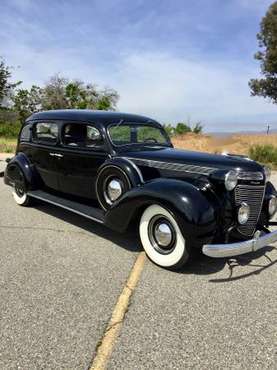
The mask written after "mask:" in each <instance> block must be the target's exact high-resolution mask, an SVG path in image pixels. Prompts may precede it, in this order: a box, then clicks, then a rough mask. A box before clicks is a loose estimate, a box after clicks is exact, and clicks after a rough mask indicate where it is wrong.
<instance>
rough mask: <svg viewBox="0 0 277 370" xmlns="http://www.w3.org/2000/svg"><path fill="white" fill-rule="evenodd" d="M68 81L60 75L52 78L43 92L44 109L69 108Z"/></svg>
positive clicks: (42, 103) (42, 102)
mask: <svg viewBox="0 0 277 370" xmlns="http://www.w3.org/2000/svg"><path fill="white" fill-rule="evenodd" d="M67 84H68V80H67V79H66V78H64V77H61V76H59V75H55V76H53V77H51V78H50V80H49V81H48V82H47V83H46V85H45V86H44V88H43V90H42V101H41V105H42V109H45V110H48V109H64V108H68V102H67V99H66V95H65V88H66V85H67Z"/></svg>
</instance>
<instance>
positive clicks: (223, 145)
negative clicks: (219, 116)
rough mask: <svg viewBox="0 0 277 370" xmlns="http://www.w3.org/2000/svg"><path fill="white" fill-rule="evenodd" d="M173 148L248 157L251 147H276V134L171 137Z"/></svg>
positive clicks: (186, 135)
mask: <svg viewBox="0 0 277 370" xmlns="http://www.w3.org/2000/svg"><path fill="white" fill-rule="evenodd" d="M172 142H173V144H174V146H175V148H180V149H188V150H197V151H202V152H209V153H222V152H228V153H236V154H245V155H248V153H249V149H250V147H251V146H253V145H274V146H276V147H277V134H270V135H261V134H248V135H247V134H234V135H231V136H228V137H223V138H220V137H215V136H209V135H196V134H185V135H183V136H178V137H173V138H172Z"/></svg>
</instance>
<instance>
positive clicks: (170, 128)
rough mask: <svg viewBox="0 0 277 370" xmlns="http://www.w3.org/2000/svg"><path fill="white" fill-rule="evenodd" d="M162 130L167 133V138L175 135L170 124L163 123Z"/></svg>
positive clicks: (173, 128)
mask: <svg viewBox="0 0 277 370" xmlns="http://www.w3.org/2000/svg"><path fill="white" fill-rule="evenodd" d="M163 128H164V129H165V131H166V132H167V135H168V136H174V135H175V127H174V126H172V125H171V124H170V123H165V124H164V125H163Z"/></svg>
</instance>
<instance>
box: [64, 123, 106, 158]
mask: <svg viewBox="0 0 277 370" xmlns="http://www.w3.org/2000/svg"><path fill="white" fill-rule="evenodd" d="M74 124H76V125H85V126H91V127H94V128H96V129H97V130H98V132H99V134H100V136H101V139H102V144H101V145H99V146H96V147H87V146H83V147H82V146H77V145H76V146H75V145H68V144H65V143H64V141H63V134H64V128H65V126H66V125H74ZM59 144H60V147H61V148H65V149H69V150H73V151H78V150H79V151H85V152H86V153H88V152H107V151H108V150H107V149H108V148H107V144H106V141H105V137H104V135H103V132H102V130H101V129H100V128H99V127H98V125H97V123H96V122H89V121H70V120H69V121H65V120H62V122H61V125H60V142H59Z"/></svg>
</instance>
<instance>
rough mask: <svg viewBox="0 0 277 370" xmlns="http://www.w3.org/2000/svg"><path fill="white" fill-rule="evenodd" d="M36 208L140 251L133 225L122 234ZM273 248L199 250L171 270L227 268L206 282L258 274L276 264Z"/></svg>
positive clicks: (209, 271) (202, 271)
mask: <svg viewBox="0 0 277 370" xmlns="http://www.w3.org/2000/svg"><path fill="white" fill-rule="evenodd" d="M35 208H36V209H38V210H40V211H41V212H44V213H46V214H48V215H51V216H53V217H56V218H58V219H60V220H63V221H65V222H67V223H70V224H72V225H74V226H77V227H78V228H80V229H82V230H83V231H85V232H88V233H91V234H95V235H97V236H99V237H101V238H104V239H107V240H109V241H111V242H113V243H114V244H116V245H118V246H119V247H121V248H124V249H126V250H128V251H131V252H140V251H142V250H143V248H142V245H141V243H140V240H139V237H138V232H137V229H136V226H135V225H131V226H130V227H129V228H128V230H127V231H126V232H125V233H123V234H121V233H119V232H116V231H113V230H111V229H110V228H108V227H106V226H105V225H102V224H98V223H97V222H95V221H91V220H89V219H87V218H85V217H82V216H79V215H77V214H75V213H73V212H70V211H67V210H64V209H62V208H59V207H56V206H53V205H51V204H48V203H43V202H36V204H35ZM274 249H277V248H276V247H273V246H268V247H266V248H263V249H261V250H259V251H256V252H252V253H248V254H246V255H242V256H238V257H232V258H210V257H207V256H205V255H203V254H202V253H198V254H197V256H195V257H194V258H193V259H192V261H191V262H190V263H189V264H187V265H186V266H185V267H184V268H183V269H182V270H179V271H174V273H178V274H196V275H211V274H215V273H217V272H220V271H221V270H224V268H225V267H226V266H227V267H228V269H227V270H226V277H220V278H216V277H215V278H212V279H210V280H209V282H211V283H224V282H228V281H234V280H240V279H243V278H247V277H250V276H252V275H257V274H260V273H261V272H263V271H264V270H266V269H268V268H270V267H272V266H273V265H275V264H276V263H277V259H275V260H272V259H271V258H270V255H269V252H271V251H272V250H274ZM261 257H264V262H261V260H260V259H261ZM257 260H258V261H257ZM239 266H240V267H251V271H249V269H246V271H245V272H244V273H242V274H240V275H237V274H236V271H238V267H239ZM253 268H254V269H253ZM240 273H241V269H240Z"/></svg>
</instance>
